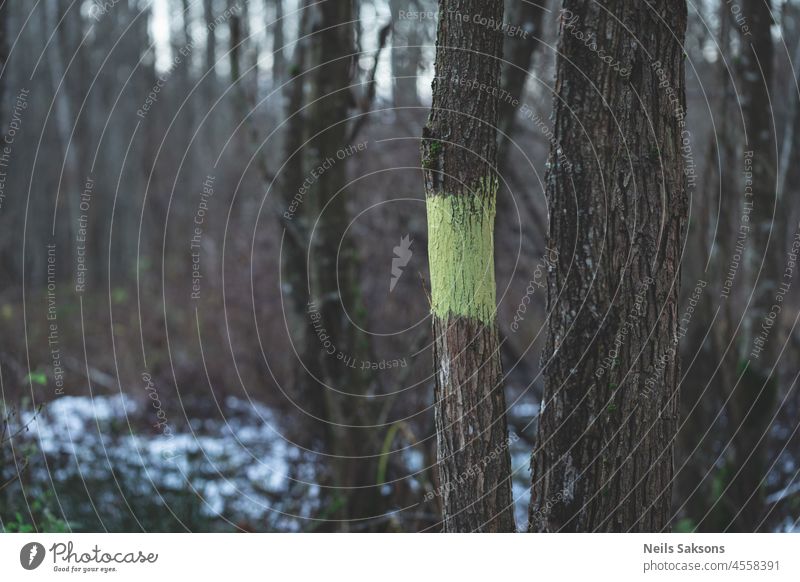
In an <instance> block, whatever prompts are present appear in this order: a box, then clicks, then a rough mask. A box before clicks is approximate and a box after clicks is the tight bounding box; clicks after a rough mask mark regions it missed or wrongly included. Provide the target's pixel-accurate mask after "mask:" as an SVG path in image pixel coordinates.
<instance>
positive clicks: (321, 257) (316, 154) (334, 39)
mask: <svg viewBox="0 0 800 582" xmlns="http://www.w3.org/2000/svg"><path fill="white" fill-rule="evenodd" d="M309 10H311V11H312V33H313V35H314V36H313V38H314V40H313V41H312V44H311V67H312V68H313V72H311V73H310V79H311V90H310V92H309V107H308V126H307V132H308V133H307V136H308V138H307V142H306V145H305V148H304V149H305V155H306V160H305V163H306V172H310V171H312V170H314V169H318V168H319V167H320V166H323V165H325V167H327V169H325V170H324V176H322V177H321V179H319V180H316V181H313V183H312V184H311V186H309V187H308V190H307V194H306V197H307V202H305V203H304V205H303V206H304V211H306V212H308V215H307V216H308V222H307V224H308V225H310V226H312V227H313V230H312V231H311V232H310V233H309V245H310V249H309V255H308V256H309V260H310V264H309V273H310V285H309V291H310V297H309V304H308V307H307V314H306V316H307V317H308V318H310V320H313V321H314V326H315V328H316V333H314V335H313V341H315V342H316V343H317V346H316V350H315V355H316V358H317V362H316V363H315V364H316V365H317V366H318V369H319V371H320V375H319V378H318V380H319V384H318V385H317V386H315V388H316V389H317V390H319V391H321V392H322V393H323V395H324V396H323V398H324V401H325V407H326V420H327V421H328V424H327V428H328V439H327V442H328V443H329V444H330V447H331V451H330V452H331V454H332V455H333V457H332V458H331V459H330V461H331V463H330V464H331V468H332V472H333V475H332V480H333V483H334V485H335V486H336V487H337V488H338V489H337V490H334V491H333V493H334V494H335V496H334V497H335V499H334V501H336V502H337V503H335V504H334V505H335V507H334V508H331V510H330V511H329V514H328V515H329V516H330V518H331V519H336V520H341V521H340V522H339V523H337V524H335V525H336V527H337V528H338V529H342V530H349V529H351V527H352V525H353V523H352V522H353V521H354V520H364V519H366V518H375V517H380V516H381V515H382V513H383V512H384V499H383V498H382V497H381V494H380V486H379V485H378V484H377V483H376V480H375V476H376V468H377V454H378V451H379V447H380V440H379V437H378V435H377V433H376V430H375V429H374V428H371V426H370V425H372V424H374V416H373V414H372V411H373V410H374V409H373V404H374V402H373V401H371V400H370V399H368V398H367V397H366V394H367V389H368V387H369V384H368V376H367V374H366V373H365V372H364V371H362V369H359V368H358V366H357V365H356V364H353V365H350V364H348V362H350V361H352V360H350V359H349V358H352V359H353V360H355V361H356V362H357V361H359V360H361V361H363V360H365V359H366V356H365V350H364V347H365V345H366V343H365V341H366V339H365V337H364V336H363V335H362V334H361V332H360V331H359V329H358V327H357V326H356V325H354V324H353V323H352V322H351V321H350V319H349V317H348V312H349V313H356V312H357V311H358V310H359V305H360V292H359V287H358V273H357V267H358V264H357V259H356V255H355V253H356V249H355V247H354V244H353V239H352V238H351V237H349V236H347V227H348V225H349V224H350V214H349V211H348V208H347V201H348V198H349V194H350V193H351V190H350V189H349V188H348V187H347V178H348V175H347V165H348V160H349V159H350V158H351V157H352V154H348V155H343V154H342V152H347V151H352V150H348V148H350V147H351V146H352V145H353V144H351V143H350V142H349V141H348V134H349V124H348V123H347V120H348V119H349V117H350V113H351V108H352V107H353V106H354V104H355V103H354V100H353V96H352V93H351V92H350V90H349V89H348V87H349V86H350V85H351V84H352V83H353V75H354V73H355V70H356V67H355V59H356V47H355V36H354V34H355V31H354V27H353V20H354V16H355V3H354V2H353V1H352V0H337V1H336V2H333V1H327V2H322V3H319V4H314V5H312V6H311V7H310V8H309ZM320 327H321V328H322V329H323V330H324V332H325V333H326V334H327V336H328V337H329V340H330V342H331V344H332V346H334V352H333V353H332V352H331V350H330V348H327V347H326V346H323V345H322V344H321V343H320V340H319V330H320ZM340 355H341V358H340V357H339V356H340ZM364 527H366V526H364V525H359V526H358V528H359V529H363V528H364Z"/></svg>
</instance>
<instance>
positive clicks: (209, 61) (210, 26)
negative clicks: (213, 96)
mask: <svg viewBox="0 0 800 582" xmlns="http://www.w3.org/2000/svg"><path fill="white" fill-rule="evenodd" d="M203 17H204V18H205V21H206V66H205V68H206V71H211V73H210V74H209V77H210V81H209V82H210V83H213V80H214V79H215V76H214V74H215V63H216V62H217V34H216V31H215V28H216V24H215V23H214V0H203Z"/></svg>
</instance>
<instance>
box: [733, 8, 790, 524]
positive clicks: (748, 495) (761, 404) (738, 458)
mask: <svg viewBox="0 0 800 582" xmlns="http://www.w3.org/2000/svg"><path fill="white" fill-rule="evenodd" d="M770 5H771V2H770V0H744V1H743V2H742V16H743V17H744V19H745V21H746V22H747V23H748V24H749V26H750V31H747V32H746V31H744V30H743V29H740V39H741V42H742V48H741V51H742V52H741V59H740V88H741V95H742V113H743V115H744V130H745V152H744V157H745V160H747V159H751V160H752V189H751V190H750V191H748V190H745V194H744V198H743V200H741V199H740V202H739V203H738V204H736V205H735V206H736V207H737V208H741V207H742V206H744V208H745V210H747V209H748V208H749V209H751V210H752V214H751V215H750V226H749V231H748V243H747V248H746V250H745V268H746V270H747V272H746V280H747V281H748V288H747V290H746V292H747V295H749V293H750V291H752V292H753V296H752V300H751V302H750V305H749V307H748V313H746V314H745V317H744V324H745V325H744V334H743V335H744V337H743V338H742V341H741V343H740V344H739V345H740V348H741V349H740V353H741V360H740V363H741V364H742V366H740V369H744V371H743V373H742V375H741V378H737V380H738V382H736V383H735V385H731V387H730V390H731V391H732V394H731V398H730V399H729V400H728V414H729V424H730V427H731V442H730V447H729V456H728V460H727V464H726V474H727V476H730V480H729V482H728V485H727V486H726V491H725V493H724V495H723V500H722V505H723V507H725V508H730V509H731V511H730V512H729V514H728V515H727V516H725V519H724V522H723V523H721V524H720V525H721V526H722V528H723V529H726V530H734V531H742V532H751V531H756V530H758V529H759V527H760V522H761V517H762V515H763V511H764V487H763V481H764V480H765V479H766V471H767V467H766V458H765V452H766V444H767V439H768V434H767V433H768V431H769V426H770V422H771V418H772V415H773V413H774V409H775V396H776V393H777V383H778V377H777V374H775V373H771V369H772V367H773V366H774V365H775V360H776V358H777V356H778V349H779V347H780V344H781V342H780V334H781V331H780V329H773V327H772V326H771V325H770V320H769V316H770V312H771V311H774V310H775V308H774V307H773V306H775V305H778V310H780V299H782V298H783V295H784V294H785V292H782V291H781V288H780V287H779V286H780V284H781V283H785V280H784V279H783V277H782V276H781V274H782V271H783V268H782V265H781V263H780V261H781V260H783V258H784V252H783V244H782V243H783V241H784V239H783V234H784V233H783V230H782V228H781V224H782V223H781V220H780V212H776V213H775V218H774V219H773V212H775V210H776V209H775V201H776V198H775V186H776V172H775V163H776V157H777V151H776V146H775V141H774V128H773V124H772V121H771V119H772V115H773V112H772V104H771V103H770V91H771V89H772V81H773V79H772V77H773V73H772V72H773V68H774V65H773V58H774V49H773V45H772V33H771V31H770V27H771V25H772V15H771V13H770ZM762 261H763V262H762ZM779 321H780V319H779V318H778V320H777V321H776V323H775V325H774V328H779V327H780V324H779V323H778V322H779ZM745 363H746V364H747V368H744V364H745Z"/></svg>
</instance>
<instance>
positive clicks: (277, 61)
mask: <svg viewBox="0 0 800 582" xmlns="http://www.w3.org/2000/svg"><path fill="white" fill-rule="evenodd" d="M271 2H272V3H273V4H274V5H275V22H273V23H272V25H273V30H272V85H273V87H279V86H280V84H281V83H283V79H284V77H285V76H286V56H285V55H284V52H283V50H284V49H283V45H284V44H285V42H286V41H285V40H284V34H283V27H284V26H285V24H284V19H283V0H271ZM267 24H268V25H269V23H267Z"/></svg>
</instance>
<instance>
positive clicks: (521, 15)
mask: <svg viewBox="0 0 800 582" xmlns="http://www.w3.org/2000/svg"><path fill="white" fill-rule="evenodd" d="M546 4H547V1H546V0H536V2H519V3H518V4H515V6H514V8H515V9H514V13H513V15H512V18H511V24H512V25H513V26H515V27H519V29H520V30H521V31H522V33H523V34H522V35H521V36H518V35H516V34H513V33H512V34H509V36H508V38H507V39H506V43H505V50H504V52H505V60H506V61H507V62H506V63H505V64H504V66H503V90H504V91H505V94H507V95H509V96H510V97H513V100H512V99H503V100H501V101H500V125H499V128H500V136H499V141H500V151H499V152H498V159H499V160H500V167H501V168H502V167H503V165H504V164H505V159H506V156H507V150H508V141H509V139H511V135H512V133H513V131H514V122H515V120H516V117H517V109H518V108H519V103H517V105H515V104H514V100H516V101H517V102H520V101H521V100H522V97H523V93H524V91H525V85H526V83H527V81H528V78H529V77H530V68H531V66H532V65H533V56H534V54H535V52H536V49H537V47H538V46H539V43H540V41H539V39H541V37H542V20H543V18H544V13H545V5H546Z"/></svg>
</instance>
